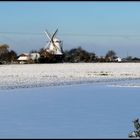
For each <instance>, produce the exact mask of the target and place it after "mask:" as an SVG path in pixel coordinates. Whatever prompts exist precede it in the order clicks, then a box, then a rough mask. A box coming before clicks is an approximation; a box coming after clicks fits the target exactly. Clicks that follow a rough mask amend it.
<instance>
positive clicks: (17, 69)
mask: <svg viewBox="0 0 140 140" xmlns="http://www.w3.org/2000/svg"><path fill="white" fill-rule="evenodd" d="M122 79H123V80H128V79H129V80H132V79H140V63H75V64H66V63H64V64H31V65H29V64H28V65H25V64H24V65H0V88H1V89H7V88H19V87H20V88H27V87H44V86H51V85H67V84H68V85H69V84H79V83H92V82H112V81H120V80H122ZM126 86H128V85H126ZM133 86H140V84H138V83H137V84H136V85H133Z"/></svg>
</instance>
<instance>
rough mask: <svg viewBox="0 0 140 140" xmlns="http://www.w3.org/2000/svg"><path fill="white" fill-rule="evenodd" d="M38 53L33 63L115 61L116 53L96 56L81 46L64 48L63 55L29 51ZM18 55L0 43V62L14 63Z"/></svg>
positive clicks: (129, 59)
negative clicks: (38, 55)
mask: <svg viewBox="0 0 140 140" xmlns="http://www.w3.org/2000/svg"><path fill="white" fill-rule="evenodd" d="M33 52H36V53H39V54H40V58H39V59H38V60H35V61H34V62H33V63H57V62H70V63H78V62H115V61H116V60H115V59H116V58H117V55H116V53H115V51H113V50H109V51H108V52H107V53H106V55H105V56H104V57H98V56H96V54H95V53H94V52H88V51H86V50H84V49H83V48H82V47H78V48H73V49H70V50H65V51H64V55H63V56H55V55H53V54H50V53H48V52H47V51H46V50H44V49H43V48H41V49H40V50H39V51H36V50H34V51H30V53H33ZM17 58H18V55H17V53H16V52H15V51H13V50H11V51H9V46H8V45H7V44H4V45H0V63H16V62H17ZM124 61H127V62H133V61H135V62H136V61H140V59H139V58H136V57H134V58H132V57H131V56H129V57H127V58H125V59H124Z"/></svg>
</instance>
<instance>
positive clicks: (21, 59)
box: [17, 53, 30, 64]
mask: <svg viewBox="0 0 140 140" xmlns="http://www.w3.org/2000/svg"><path fill="white" fill-rule="evenodd" d="M17 60H18V61H19V63H20V64H25V63H28V62H29V60H30V56H29V54H28V53H22V54H21V55H19V57H18V59H17Z"/></svg>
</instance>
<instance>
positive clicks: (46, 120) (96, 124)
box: [0, 63, 140, 138]
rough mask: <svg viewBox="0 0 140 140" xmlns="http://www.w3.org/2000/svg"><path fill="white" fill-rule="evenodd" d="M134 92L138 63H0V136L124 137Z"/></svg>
mask: <svg viewBox="0 0 140 140" xmlns="http://www.w3.org/2000/svg"><path fill="white" fill-rule="evenodd" d="M136 87H137V88H136ZM139 93H140V64H139V63H92V64H90V63H89V64H87V63H81V64H32V65H0V138H128V133H130V132H131V131H133V130H134V127H133V123H132V120H133V119H135V118H140V111H139V110H140V108H139V107H140V101H139V99H140V94H139Z"/></svg>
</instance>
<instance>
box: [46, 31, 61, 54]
mask: <svg viewBox="0 0 140 140" xmlns="http://www.w3.org/2000/svg"><path fill="white" fill-rule="evenodd" d="M57 32H58V29H57V30H56V31H55V32H54V34H53V35H51V34H50V33H49V32H48V31H47V30H45V34H46V36H47V37H48V39H49V42H48V44H47V45H46V47H45V50H46V51H47V52H49V53H51V54H54V55H63V49H62V46H63V43H62V41H61V40H59V39H58V38H56V37H55V36H56V33H57Z"/></svg>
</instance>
